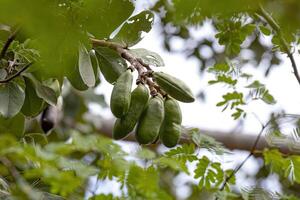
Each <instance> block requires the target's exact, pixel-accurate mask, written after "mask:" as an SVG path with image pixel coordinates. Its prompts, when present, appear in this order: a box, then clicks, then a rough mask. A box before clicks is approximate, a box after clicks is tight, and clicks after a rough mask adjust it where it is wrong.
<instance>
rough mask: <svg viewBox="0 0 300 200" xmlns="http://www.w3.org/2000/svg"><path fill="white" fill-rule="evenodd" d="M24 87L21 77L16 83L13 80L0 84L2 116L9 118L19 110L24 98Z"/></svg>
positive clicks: (0, 112) (0, 109)
mask: <svg viewBox="0 0 300 200" xmlns="http://www.w3.org/2000/svg"><path fill="white" fill-rule="evenodd" d="M24 89H25V87H24V80H23V79H19V81H18V83H17V81H15V80H14V81H10V82H9V83H5V84H1V85H0V99H1V103H0V114H2V116H4V117H5V118H10V117H13V116H15V115H16V114H17V113H18V112H20V110H21V108H22V106H23V103H24V100H25V91H24Z"/></svg>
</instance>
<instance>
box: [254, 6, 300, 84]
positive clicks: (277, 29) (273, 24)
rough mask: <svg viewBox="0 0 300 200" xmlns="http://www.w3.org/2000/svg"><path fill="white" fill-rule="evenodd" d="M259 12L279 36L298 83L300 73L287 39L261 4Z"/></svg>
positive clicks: (299, 81)
mask: <svg viewBox="0 0 300 200" xmlns="http://www.w3.org/2000/svg"><path fill="white" fill-rule="evenodd" d="M259 14H260V16H262V17H263V18H264V19H265V20H266V21H267V23H268V24H269V25H270V26H271V28H272V29H274V31H275V32H276V33H277V34H278V36H279V38H280V42H281V44H282V46H283V48H284V51H285V53H286V54H287V56H288V57H289V59H290V61H291V64H292V68H293V71H294V75H295V77H296V79H297V81H298V83H299V84H300V75H299V72H298V68H297V64H296V62H295V59H294V56H293V53H292V52H291V51H290V48H289V45H288V43H287V41H286V40H285V39H284V38H283V36H282V33H281V30H280V27H279V25H278V24H277V23H276V21H275V20H274V19H273V18H272V16H271V15H270V14H269V13H267V11H266V10H265V9H264V8H263V7H262V5H260V7H259Z"/></svg>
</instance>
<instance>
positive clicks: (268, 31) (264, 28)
mask: <svg viewBox="0 0 300 200" xmlns="http://www.w3.org/2000/svg"><path fill="white" fill-rule="evenodd" d="M259 30H260V31H261V32H262V33H263V34H264V35H267V36H269V35H271V33H272V32H271V30H270V29H268V28H267V27H265V26H259Z"/></svg>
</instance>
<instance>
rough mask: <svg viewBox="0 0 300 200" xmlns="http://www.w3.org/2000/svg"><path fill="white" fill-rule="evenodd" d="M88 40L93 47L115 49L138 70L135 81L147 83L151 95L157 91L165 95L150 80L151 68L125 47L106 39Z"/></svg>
mask: <svg viewBox="0 0 300 200" xmlns="http://www.w3.org/2000/svg"><path fill="white" fill-rule="evenodd" d="M90 40H91V42H92V44H93V46H94V47H96V46H102V47H108V48H111V49H113V50H115V51H116V52H117V53H118V54H119V55H120V56H121V57H122V58H124V59H125V60H127V61H128V62H129V63H130V64H131V65H132V66H133V67H134V68H135V69H136V70H137V71H138V74H139V77H138V80H137V83H139V82H142V83H145V84H147V85H148V87H149V90H150V93H151V95H152V96H155V95H157V93H160V94H161V95H163V96H165V95H166V93H165V92H163V91H162V90H161V89H160V87H159V86H158V85H157V84H156V83H155V82H154V81H153V80H152V78H151V73H152V69H151V68H150V66H149V65H147V64H146V63H144V62H143V61H142V60H141V59H140V58H136V57H134V56H133V55H132V54H130V52H129V51H128V49H127V48H126V47H124V46H122V45H120V44H117V43H114V42H110V41H106V40H98V39H94V38H91V39H90ZM145 69H146V70H145Z"/></svg>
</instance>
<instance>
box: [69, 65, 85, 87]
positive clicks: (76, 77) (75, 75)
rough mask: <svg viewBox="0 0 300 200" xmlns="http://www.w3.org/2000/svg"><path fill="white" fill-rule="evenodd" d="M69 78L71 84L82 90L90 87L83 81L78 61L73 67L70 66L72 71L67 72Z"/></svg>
mask: <svg viewBox="0 0 300 200" xmlns="http://www.w3.org/2000/svg"><path fill="white" fill-rule="evenodd" d="M66 76H67V78H68V80H69V81H70V83H71V85H72V86H73V87H74V88H75V89H77V90H80V91H84V90H87V89H88V88H89V87H88V86H87V85H86V84H85V83H84V82H83V80H82V78H81V76H80V72H79V67H78V65H77V64H76V63H73V65H72V67H70V71H69V72H68V73H67V75H66Z"/></svg>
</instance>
